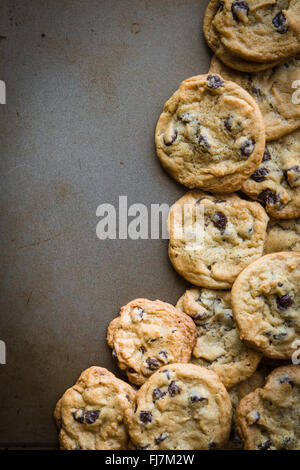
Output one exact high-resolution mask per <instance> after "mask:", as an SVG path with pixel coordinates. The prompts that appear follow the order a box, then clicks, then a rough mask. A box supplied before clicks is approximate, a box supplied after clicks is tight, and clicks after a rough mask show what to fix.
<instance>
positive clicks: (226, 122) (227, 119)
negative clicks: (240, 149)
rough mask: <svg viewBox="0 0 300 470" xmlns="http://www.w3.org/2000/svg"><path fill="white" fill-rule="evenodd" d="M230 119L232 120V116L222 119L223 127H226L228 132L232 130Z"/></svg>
mask: <svg viewBox="0 0 300 470" xmlns="http://www.w3.org/2000/svg"><path fill="white" fill-rule="evenodd" d="M232 121H233V117H232V116H228V117H227V118H226V119H224V126H225V129H227V131H228V132H231V130H232Z"/></svg>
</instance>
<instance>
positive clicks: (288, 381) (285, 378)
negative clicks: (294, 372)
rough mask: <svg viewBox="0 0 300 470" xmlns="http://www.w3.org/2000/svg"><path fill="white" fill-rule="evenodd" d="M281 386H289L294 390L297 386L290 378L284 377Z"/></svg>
mask: <svg viewBox="0 0 300 470" xmlns="http://www.w3.org/2000/svg"><path fill="white" fill-rule="evenodd" d="M279 383H280V384H289V385H290V386H291V387H292V388H294V386H295V382H294V381H293V380H292V379H291V378H290V377H283V379H281V380H280V381H279Z"/></svg>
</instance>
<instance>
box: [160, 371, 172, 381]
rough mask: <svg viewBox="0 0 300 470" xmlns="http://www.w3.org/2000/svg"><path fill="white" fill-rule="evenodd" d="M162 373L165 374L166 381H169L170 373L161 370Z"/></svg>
mask: <svg viewBox="0 0 300 470" xmlns="http://www.w3.org/2000/svg"><path fill="white" fill-rule="evenodd" d="M162 373H163V374H165V376H166V377H167V379H168V380H170V371H169V370H168V369H166V370H162Z"/></svg>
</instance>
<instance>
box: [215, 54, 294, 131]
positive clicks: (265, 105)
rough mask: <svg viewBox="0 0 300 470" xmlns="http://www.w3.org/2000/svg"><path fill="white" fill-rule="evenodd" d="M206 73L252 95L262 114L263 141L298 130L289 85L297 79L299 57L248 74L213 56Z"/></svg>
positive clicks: (292, 90)
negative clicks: (264, 133) (233, 84)
mask: <svg viewBox="0 0 300 470" xmlns="http://www.w3.org/2000/svg"><path fill="white" fill-rule="evenodd" d="M209 72H210V73H216V74H219V75H221V76H222V77H223V78H224V79H225V80H231V81H233V82H235V83H237V84H238V85H240V86H241V87H243V88H245V90H247V91H248V93H250V95H252V97H253V98H254V99H255V100H256V102H257V104H258V106H259V108H260V110H261V113H262V115H263V118H264V122H265V126H266V139H267V140H275V139H279V138H280V137H282V136H284V135H286V134H288V133H290V132H292V131H294V130H296V129H298V128H299V127H300V106H299V104H296V103H293V94H294V93H295V89H294V88H293V83H295V82H296V81H298V80H300V56H298V57H294V58H293V59H290V60H289V61H288V62H286V63H284V64H282V65H278V66H277V67H273V68H271V69H269V70H267V71H264V72H259V73H251V74H249V73H240V72H236V71H235V70H232V69H230V68H229V67H226V65H224V64H223V63H222V62H221V61H220V60H219V59H218V58H217V57H216V56H214V57H213V59H212V61H211V64H210V69H209Z"/></svg>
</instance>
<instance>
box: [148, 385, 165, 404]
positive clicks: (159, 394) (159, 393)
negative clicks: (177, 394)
mask: <svg viewBox="0 0 300 470" xmlns="http://www.w3.org/2000/svg"><path fill="white" fill-rule="evenodd" d="M166 394H167V392H163V391H162V390H161V389H160V388H155V389H154V390H153V392H152V399H153V401H154V402H155V401H157V400H159V399H160V398H163V397H164V396H165V395H166Z"/></svg>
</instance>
